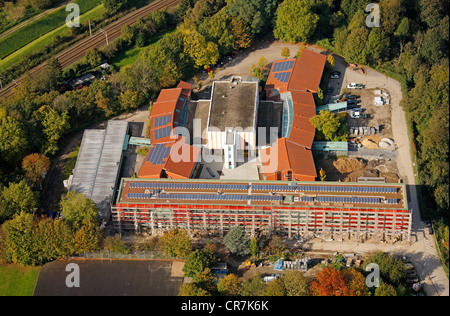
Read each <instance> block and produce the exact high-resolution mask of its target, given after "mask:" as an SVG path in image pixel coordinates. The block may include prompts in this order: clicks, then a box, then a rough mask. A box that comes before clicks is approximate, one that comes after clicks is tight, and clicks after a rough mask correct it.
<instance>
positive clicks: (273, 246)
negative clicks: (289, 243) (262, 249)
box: [267, 236, 286, 257]
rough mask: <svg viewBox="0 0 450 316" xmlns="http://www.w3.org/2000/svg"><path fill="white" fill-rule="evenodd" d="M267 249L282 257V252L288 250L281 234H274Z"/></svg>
mask: <svg viewBox="0 0 450 316" xmlns="http://www.w3.org/2000/svg"><path fill="white" fill-rule="evenodd" d="M267 251H268V253H269V254H271V255H276V256H277V257H281V256H282V254H283V253H284V252H285V251H286V245H285V244H284V242H283V240H282V239H281V237H280V236H272V238H271V239H270V241H269V245H268V247H267Z"/></svg>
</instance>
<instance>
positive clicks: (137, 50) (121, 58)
mask: <svg viewBox="0 0 450 316" xmlns="http://www.w3.org/2000/svg"><path fill="white" fill-rule="evenodd" d="M176 30H177V29H176V28H175V27H173V28H171V29H168V30H166V31H163V32H159V33H157V34H155V35H153V36H152V37H151V38H150V39H149V40H148V45H147V46H145V47H137V46H133V47H130V48H129V49H127V50H125V51H122V52H120V53H119V54H117V56H116V57H114V59H113V60H112V64H113V65H114V66H115V67H117V68H118V69H120V68H122V67H124V66H126V65H130V64H132V63H134V62H135V61H136V59H138V57H139V55H140V54H141V52H142V51H143V50H144V49H145V48H147V47H153V46H155V45H156V43H158V41H159V40H160V39H161V38H162V37H163V36H164V35H166V34H171V33H175V32H176Z"/></svg>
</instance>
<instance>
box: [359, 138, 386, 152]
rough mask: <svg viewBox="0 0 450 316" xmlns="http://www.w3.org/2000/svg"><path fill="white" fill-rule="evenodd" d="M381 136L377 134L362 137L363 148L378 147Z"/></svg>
mask: <svg viewBox="0 0 450 316" xmlns="http://www.w3.org/2000/svg"><path fill="white" fill-rule="evenodd" d="M380 140H381V138H380V137H379V136H376V135H373V136H368V137H364V139H363V140H362V141H361V144H362V145H363V146H364V148H368V149H379V148H380V147H379V146H378V143H379V142H380Z"/></svg>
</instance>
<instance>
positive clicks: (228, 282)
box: [217, 274, 241, 296]
mask: <svg viewBox="0 0 450 316" xmlns="http://www.w3.org/2000/svg"><path fill="white" fill-rule="evenodd" d="M217 290H218V291H219V293H220V295H222V296H239V295H241V289H240V281H239V278H238V277H237V276H236V275H235V274H228V275H227V276H226V277H225V278H223V279H220V280H219V283H218V284H217Z"/></svg>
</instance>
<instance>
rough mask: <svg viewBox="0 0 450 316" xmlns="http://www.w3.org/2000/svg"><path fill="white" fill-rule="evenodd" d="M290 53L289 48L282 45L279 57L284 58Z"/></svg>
mask: <svg viewBox="0 0 450 316" xmlns="http://www.w3.org/2000/svg"><path fill="white" fill-rule="evenodd" d="M290 55H291V51H290V50H289V47H287V46H285V47H283V49H282V50H281V57H283V58H284V59H288V58H289V56H290Z"/></svg>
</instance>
